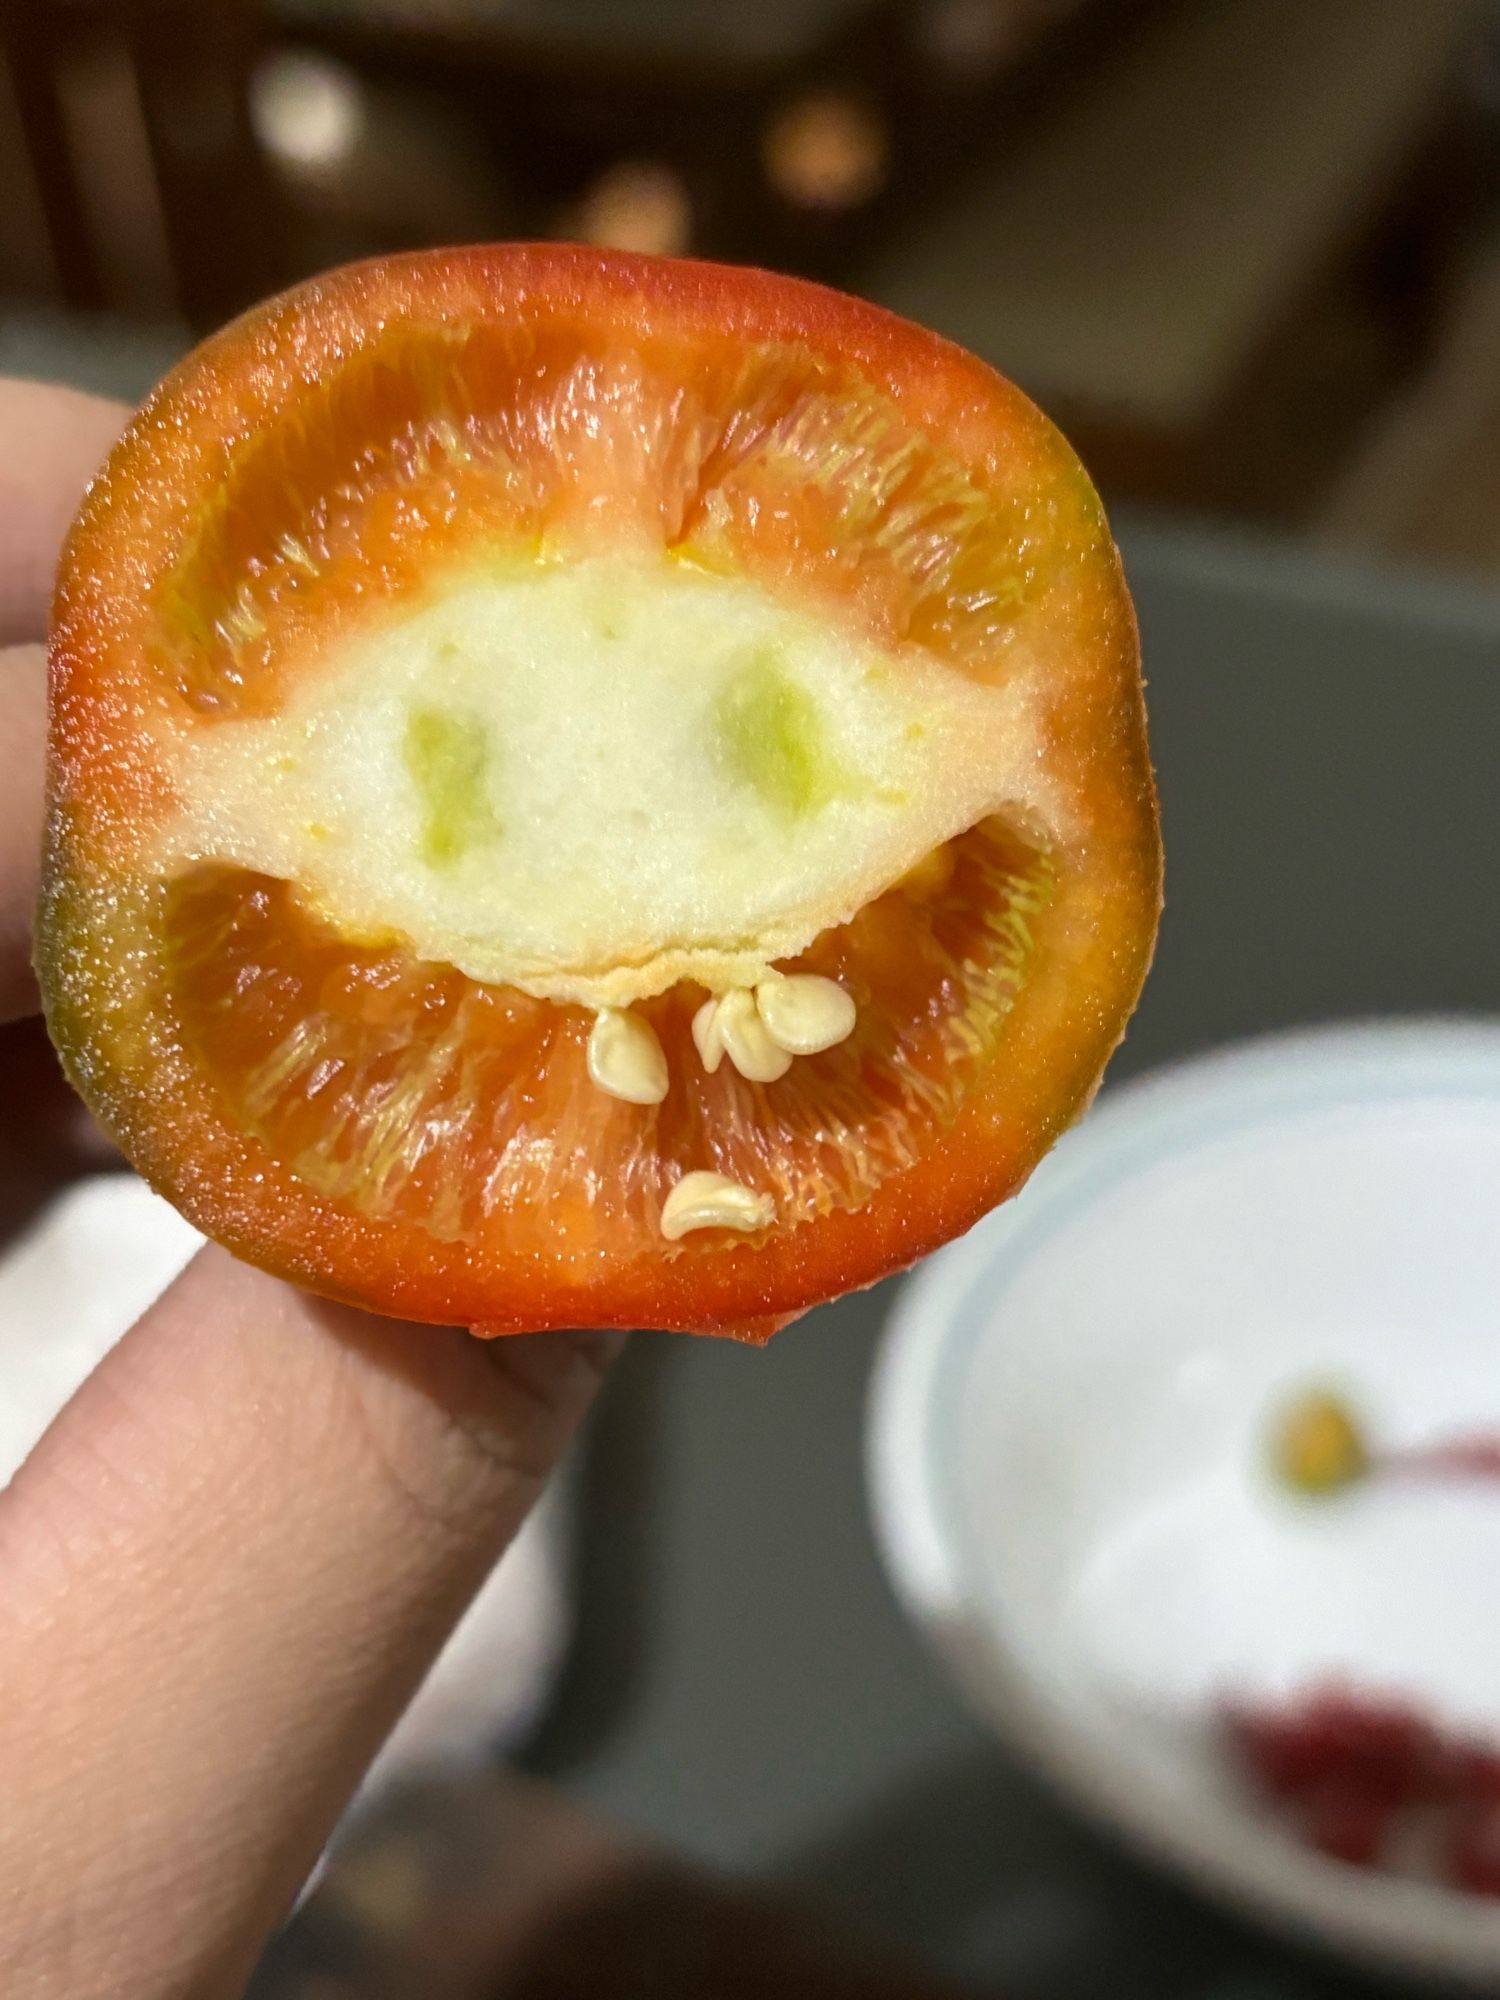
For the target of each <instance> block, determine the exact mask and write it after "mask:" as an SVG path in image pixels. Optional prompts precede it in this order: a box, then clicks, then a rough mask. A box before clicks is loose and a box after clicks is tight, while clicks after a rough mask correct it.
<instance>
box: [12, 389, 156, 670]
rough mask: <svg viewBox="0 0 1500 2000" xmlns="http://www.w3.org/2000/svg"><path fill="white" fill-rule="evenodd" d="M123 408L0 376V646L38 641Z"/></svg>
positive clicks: (123, 414)
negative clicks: (72, 528)
mask: <svg viewBox="0 0 1500 2000" xmlns="http://www.w3.org/2000/svg"><path fill="white" fill-rule="evenodd" d="M129 414H130V412H129V410H128V409H127V408H126V407H125V405H124V404H123V403H113V402H107V401H106V400H105V399H104V398H103V397H101V396H85V395H83V394H82V393H81V392H80V391H79V390H77V389H58V388H53V387H51V386H50V385H49V384H45V383H41V382H11V381H6V380H4V379H3V378H0V646H6V645H13V644H15V643H16V642H17V641H19V640H23V639H42V638H45V637H46V632H47V607H48V604H49V602H50V600H51V596H52V578H53V574H54V572H55V571H56V569H57V555H58V550H59V549H60V548H61V547H62V539H63V535H64V534H65V533H66V531H67V526H68V523H69V521H71V520H72V518H73V515H74V513H75V512H76V511H77V507H78V503H79V501H80V500H81V499H82V498H83V493H84V488H85V487H86V486H87V485H88V483H89V481H90V480H91V479H92V478H93V476H94V474H95V472H96V471H97V470H98V468H99V465H100V463H101V461H102V460H103V458H104V455H105V453H106V452H107V451H108V450H109V448H110V446H111V445H112V444H113V443H114V441H115V439H116V438H117V437H118V436H119V434H120V432H121V430H122V429H123V428H124V426H125V421H126V418H127V417H128V416H129Z"/></svg>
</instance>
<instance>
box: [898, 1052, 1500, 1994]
mask: <svg viewBox="0 0 1500 2000" xmlns="http://www.w3.org/2000/svg"><path fill="white" fill-rule="evenodd" d="M1315 1382H1316V1383H1324V1382H1332V1383H1335V1384H1341V1385H1344V1386H1345V1387H1346V1388H1347V1391H1348V1393H1349V1394H1351V1395H1352V1396H1353V1397H1354V1398H1355V1400H1356V1401H1357V1402H1358V1403H1359V1404H1360V1406H1361V1407H1362V1408H1363V1409H1364V1411H1365V1412H1366V1413H1367V1415H1368V1419H1369V1421H1370V1423H1371V1425H1372V1427H1373V1428H1374V1429H1375V1431H1376V1432H1377V1434H1378V1435H1379V1437H1380V1438H1381V1439H1382V1441H1385V1442H1389V1443H1392V1444H1400V1443H1416V1442H1420V1441H1422V1440H1424V1439H1428V1438H1434V1437H1438V1436H1442V1435H1444V1434H1450V1435H1451V1434H1452V1433H1454V1432H1462V1431H1473V1430H1475V1429H1481V1428H1488V1427H1491V1426H1493V1427H1495V1428H1497V1429H1500V1025H1492V1024H1488V1023H1477V1022H1476V1023H1464V1022H1411V1023H1390V1024H1383V1025H1370V1026H1359V1027H1353V1028H1341V1029H1329V1030H1320V1031H1315V1032H1311V1033H1307V1034H1301V1035H1295V1036H1288V1037H1286V1038H1283V1039H1279V1040H1275V1041H1268V1042H1264V1043H1257V1044H1253V1045H1251V1046H1249V1047H1246V1048H1242V1049H1237V1050H1231V1051H1228V1052H1226V1053H1223V1054H1219V1055H1215V1056H1210V1057H1207V1058H1204V1059H1201V1060H1198V1061H1195V1062H1192V1063H1189V1064H1185V1065H1183V1066H1181V1067H1179V1068H1177V1069H1174V1070H1170V1071H1167V1072H1164V1073H1162V1074H1160V1075H1158V1076H1156V1077H1152V1078H1148V1079H1146V1080H1144V1081H1142V1082H1140V1083H1136V1084H1133V1085H1129V1086H1127V1087H1126V1088H1124V1089H1122V1090H1119V1091H1117V1092H1114V1093H1111V1094H1110V1095H1109V1096H1107V1098H1106V1099H1105V1100H1104V1102H1102V1103H1101V1105H1100V1107H1099V1108H1098V1109H1097V1110H1096V1111H1095V1112H1094V1114H1093V1115H1092V1117H1091V1118H1090V1119H1089V1120H1088V1121H1087V1123H1086V1124H1085V1125H1084V1126H1083V1127H1082V1128H1081V1129H1080V1130H1079V1131H1078V1132H1076V1133H1074V1134H1072V1135H1070V1136H1069V1137H1068V1138H1067V1139H1065V1140H1064V1141H1063V1142H1062V1144H1061V1145H1060V1146H1059V1147H1058V1148H1057V1149H1056V1151H1055V1153H1054V1154H1053V1155H1052V1157H1051V1158H1050V1159H1049V1160H1048V1161H1046V1162H1045V1163H1044V1165H1043V1166H1042V1168H1041V1169H1040V1170H1039V1171H1038V1173H1037V1174H1036V1176H1035V1178H1034V1179H1033V1181H1032V1183H1031V1185H1030V1186H1029V1187H1028V1188H1027V1189H1026V1190H1025V1192H1024V1193H1023V1194H1022V1195H1021V1196H1020V1197H1019V1199H1018V1200H1017V1201H1015V1202H1014V1203H1012V1204H1011V1205H1010V1206H1009V1207H1007V1208H1005V1209H1002V1210H1000V1211H999V1212H998V1213H997V1214H995V1215H993V1216H991V1217H989V1218H988V1219H987V1220H986V1221H985V1222H984V1223H982V1224H981V1225H980V1226H979V1228H977V1229H976V1230H974V1231H973V1232H972V1233H971V1234H970V1235H969V1236H968V1237H967V1238H965V1239H964V1240H963V1241H962V1242H961V1243H958V1244H955V1245H952V1246H951V1247H950V1248H949V1249H948V1250H946V1251H944V1252H943V1253H942V1254H941V1255H940V1256H938V1257H936V1258H935V1259H933V1260H932V1261H931V1262H930V1263H929V1264H928V1265H927V1266H926V1267H925V1268H924V1269H923V1271H922V1272H921V1273H920V1274H919V1275H918V1276H917V1277H916V1278H915V1279H914V1280H913V1281H912V1282H911V1284H910V1285H909V1286H908V1287H907V1288H906V1290H905V1292H904V1293H903V1295H902V1297H901V1299H900V1301H899V1303H898V1305H897V1308H896V1312H895V1315H894V1319H893V1323H892V1326H891V1329H890V1332H889V1334H888V1336H887V1342H886V1346H885V1348H884V1351H883V1354H882V1356H881V1360H880V1365H879V1367H878V1370H877V1373H876V1379H875V1383H874V1389H873V1400H872V1409H871V1424H870V1446H869V1451H870V1478H871V1485H872V1492H873V1499H874V1509H875V1516H876V1522H877V1528H878V1532H879V1536H880V1539H881V1542H882V1544H883V1547H884V1551H885V1554H886V1558H887V1561H888V1564H889V1567H890V1569H891V1572H892V1575H893V1577H894V1579H895V1582H896V1585H897V1588H898V1590H899V1592H900V1594H901V1596H902V1597H903V1599H904V1600H905V1602H906V1604H907V1605H908V1607H909V1608H910V1610H911V1612H912V1613H913V1615H914V1616H915V1617H916V1619H917V1620H918V1621H919V1622H920V1623H921V1624H922V1625H923V1626H924V1627H925V1628H926V1629H927V1631H928V1632H929V1634H930V1635H931V1636H932V1638H933V1640H934V1641H935V1642H936V1644H937V1645H938V1646H939V1648H940V1649H941V1650H942V1652H943V1654H944V1655H945V1657H946V1658H947V1659H948V1660H949V1662H950V1663H951V1664H952V1666H953V1668H954V1669H955V1671H956V1673H957V1675H958V1677H959V1679H960V1680H961V1682H962V1684H963V1685H964V1686H965V1688H966V1689H967V1690H968V1692H969V1694H970V1695H971V1697H972V1698H973V1699H974V1700H975V1702H976V1703H977V1705H978V1707H979V1708H980V1710H981V1711H982V1712H983V1713H984V1714H985V1715H986V1716H987V1717H988V1718H989V1719H990V1720H991V1721H992V1722H993V1723H994V1725H995V1726H996V1727H997V1729H998V1730H999V1732H1000V1733H1001V1734H1002V1735H1003V1736H1004V1737H1006V1738H1007V1739H1008V1740H1009V1741H1010V1743H1011V1744H1012V1745H1013V1746H1014V1747H1015V1748H1016V1749H1017V1750H1018V1751H1019V1752H1021V1753H1022V1754H1023V1755H1025V1756H1026V1757H1027V1758H1028V1759H1029V1760H1031V1761H1032V1762H1033V1763H1034V1764H1036V1765H1038V1766H1039V1767H1040V1768H1041V1769H1042V1770H1043V1771H1044V1772H1045V1773H1046V1774H1048V1775H1050V1777H1052V1778H1053V1779H1054V1780H1055V1781H1056V1782H1057V1783H1058V1784H1059V1785H1060V1786H1061V1787H1062V1788H1063V1789H1064V1790H1065V1791H1066V1792H1068V1793H1069V1794H1070V1795H1071V1796H1072V1797H1073V1798H1074V1799H1075V1800H1076V1801H1077V1802H1079V1803H1080V1804H1082V1805H1084V1806H1085V1807H1086V1808H1087V1809H1088V1810H1090V1811H1091V1812H1092V1813H1093V1814H1095V1815H1096V1816H1098V1817H1100V1818H1103V1819H1104V1820H1106V1821H1108V1822H1110V1823H1111V1824H1113V1825H1114V1826H1115V1827H1117V1828H1118V1829H1119V1830H1120V1831H1121V1832H1123V1833H1125V1834H1126V1835H1128V1836H1129V1837H1130V1838H1131V1839H1132V1840H1133V1841H1134V1842H1136V1843H1137V1844H1138V1845H1140V1846H1143V1847H1145V1848H1146V1849H1148V1850H1149V1851H1151V1852H1152V1853H1153V1854H1155V1855H1156V1856H1157V1857H1158V1858H1159V1859H1161V1860H1163V1861H1165V1862H1167V1863H1169V1864H1171V1865H1173V1866H1175V1867H1176V1868H1178V1869H1180V1870H1181V1871H1182V1872H1183V1873H1184V1874H1187V1875H1189V1876H1191V1877H1193V1878H1194V1879H1195V1880H1196V1881H1198V1882H1199V1883H1201V1884H1202V1885H1204V1886H1205V1887H1208V1888H1210V1889H1212V1890H1214V1891H1215V1892H1217V1893H1220V1894H1223V1895H1227V1896H1229V1897H1231V1898H1232V1899H1234V1900H1235V1901H1236V1902H1238V1903H1240V1904H1241V1905H1242V1906H1244V1907H1246V1908H1249V1909H1251V1910H1253V1911H1255V1912H1258V1913H1260V1914H1261V1915H1263V1916H1265V1917H1267V1918H1270V1919H1274V1920H1278V1921H1280V1922H1283V1923H1284V1924H1286V1925H1287V1926H1289V1927H1291V1928H1294V1929H1297V1930H1300V1931H1303V1932H1306V1933H1311V1934H1316V1935H1318V1936H1320V1937H1322V1938H1323V1939H1325V1940H1327V1941H1330V1942H1333V1943H1336V1944H1339V1945H1342V1946H1344V1947H1346V1948H1347V1949H1349V1950H1351V1951H1354V1952H1356V1953H1358V1954H1360V1955H1362V1956H1364V1957H1367V1958H1374V1959H1379V1960H1382V1961H1385V1962H1387V1963H1400V1964H1406V1965H1413V1966H1421V1967H1423V1968H1424V1969H1427V1970H1429V1971H1437V1972H1442V1973H1445V1974H1450V1975H1457V1976H1459V1977H1461V1978H1464V1979H1470V1980H1477V1981H1480V1982H1487V1983H1489V1984H1491V1985H1493V1983H1494V1982H1495V1981H1496V1979H1497V1978H1500V1905H1493V1904H1487V1903H1484V1902H1481V1901H1479V1900H1477V1899H1471V1898H1468V1897H1465V1896H1462V1895H1459V1894H1456V1893H1452V1892H1449V1891H1447V1890H1444V1889H1441V1888H1438V1887H1435V1886H1431V1885H1429V1884H1426V1883H1423V1882H1419V1881H1405V1880H1395V1879H1392V1878H1391V1877H1389V1876H1385V1875H1372V1874H1367V1873H1364V1872H1361V1871H1359V1870H1355V1869H1349V1868H1344V1867H1341V1866H1339V1865H1338V1864H1336V1863H1334V1862H1331V1861H1326V1860H1324V1859H1322V1858H1321V1857H1319V1856H1317V1855H1316V1854H1312V1853H1310V1852H1308V1851H1307V1850H1306V1849H1305V1848H1303V1847H1302V1846H1300V1845H1296V1844H1294V1843H1293V1842H1292V1840H1291V1839H1290V1838H1289V1837H1288V1836H1286V1835H1284V1834H1283V1833H1282V1832H1281V1831H1280V1829H1279V1828H1278V1827H1277V1826H1276V1824H1275V1822H1274V1820H1273V1818H1272V1816H1271V1815H1270V1814H1269V1813H1268V1812H1266V1811H1264V1810H1263V1809H1262V1808H1260V1807H1259V1806H1258V1805H1257V1803H1256V1802H1255V1801H1253V1800H1252V1799H1251V1798H1250V1797H1249V1795H1248V1793H1247V1792H1246V1791H1245V1790H1244V1788H1243V1787H1242V1786H1241V1785H1240V1784H1239V1782H1238V1781H1237V1780H1236V1779H1235V1777H1234V1775H1233V1773H1232V1772H1231V1771H1230V1770H1229V1768H1228V1766H1227V1764H1226V1760H1225V1759H1224V1757H1223V1754H1222V1750H1221V1746H1220V1741H1219V1737H1218V1733H1217V1729H1216V1726H1215V1721H1214V1717H1215V1710H1216V1704H1217V1702H1218V1700H1219V1699H1220V1698H1221V1697H1222V1696H1224V1695H1226V1694H1230V1693H1241V1694H1248V1695H1252V1696H1253V1695H1257V1694H1264V1695H1274V1694H1276V1693H1278V1692H1286V1691H1290V1690H1292V1689H1295V1688H1298V1687H1301V1686H1304V1685H1306V1684H1307V1683H1308V1682H1310V1681H1315V1680H1317V1679H1318V1678H1320V1677H1326V1676H1327V1675H1328V1674H1330V1673H1337V1672H1344V1673H1347V1674H1348V1675H1349V1676H1350V1677H1351V1678H1353V1679H1355V1680H1357V1681H1358V1683H1359V1684H1361V1685H1364V1686H1370V1687H1373V1688H1380V1689H1383V1690H1386V1691H1388V1692H1390V1693H1392V1694H1394V1695H1397V1696H1401V1697H1407V1698H1413V1699H1416V1700H1418V1701H1421V1702H1423V1703H1424V1704H1425V1705H1428V1706H1429V1707H1431V1708H1432V1709H1434V1710H1436V1711H1437V1712H1438V1713H1439V1714H1440V1715H1442V1716H1444V1717H1446V1718H1449V1719H1451V1720H1453V1721H1455V1722H1457V1723H1459V1724H1461V1725H1465V1726H1467V1727H1470V1728H1472V1729H1474V1730H1476V1731H1484V1732H1486V1733H1489V1734H1492V1735H1493V1736H1495V1737H1496V1738H1497V1739H1500V1495H1496V1494H1495V1492H1494V1491H1493V1489H1486V1488H1483V1487H1478V1486H1475V1487H1469V1488H1461V1487H1448V1488H1438V1487H1432V1488H1428V1489H1420V1488H1412V1487H1405V1488H1400V1487H1399V1486H1398V1484H1397V1483H1396V1482H1391V1483H1390V1484H1388V1485H1382V1484H1381V1483H1380V1482H1374V1483H1372V1485H1371V1486H1370V1487H1369V1489H1368V1490H1360V1491H1358V1492H1356V1493H1352V1494H1349V1495H1346V1496H1344V1497H1343V1498H1341V1499H1339V1500H1337V1501H1331V1502H1323V1503H1321V1504H1319V1503H1309V1502H1306V1501H1298V1500H1296V1499H1294V1498H1291V1497H1289V1496H1286V1495H1284V1494H1282V1493H1281V1492H1279V1491H1278V1490H1277V1488H1276V1486H1275V1484H1274V1482H1273V1480H1272V1479H1271V1478H1270V1477H1269V1476H1268V1473H1267V1470H1266V1454H1265V1450H1264V1432H1265V1427H1266V1425H1267V1422H1268V1420H1269V1417H1270V1415H1271V1413H1272V1412H1273V1411H1274V1409H1275V1407H1276V1404H1277V1402H1278V1400H1279V1399H1282V1398H1284V1397H1285V1396H1286V1395H1287V1394H1288V1392H1295V1391H1296V1390H1297V1389H1299V1388H1300V1387H1303V1386H1305V1385H1309V1384H1312V1383H1315Z"/></svg>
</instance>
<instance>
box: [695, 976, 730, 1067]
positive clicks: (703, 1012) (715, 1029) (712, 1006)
mask: <svg viewBox="0 0 1500 2000" xmlns="http://www.w3.org/2000/svg"><path fill="white" fill-rule="evenodd" d="M693 1046H694V1048H696V1049H697V1051H698V1056H699V1060H700V1061H701V1062H702V1064H703V1067H704V1068H705V1069H706V1070H707V1071H708V1073H709V1075H710V1076H712V1075H713V1073H714V1071H715V1070H716V1069H717V1068H718V1067H719V1064H720V1063H721V1062H723V1060H724V1037H723V1036H722V1035H721V1034H720V1033H719V996H718V994H717V993H711V994H710V995H709V997H708V998H707V999H706V1000H705V1001H704V1003H703V1005H702V1006H701V1007H700V1008H699V1009H698V1011H697V1013H696V1014H695V1015H694V1016H693Z"/></svg>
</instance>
